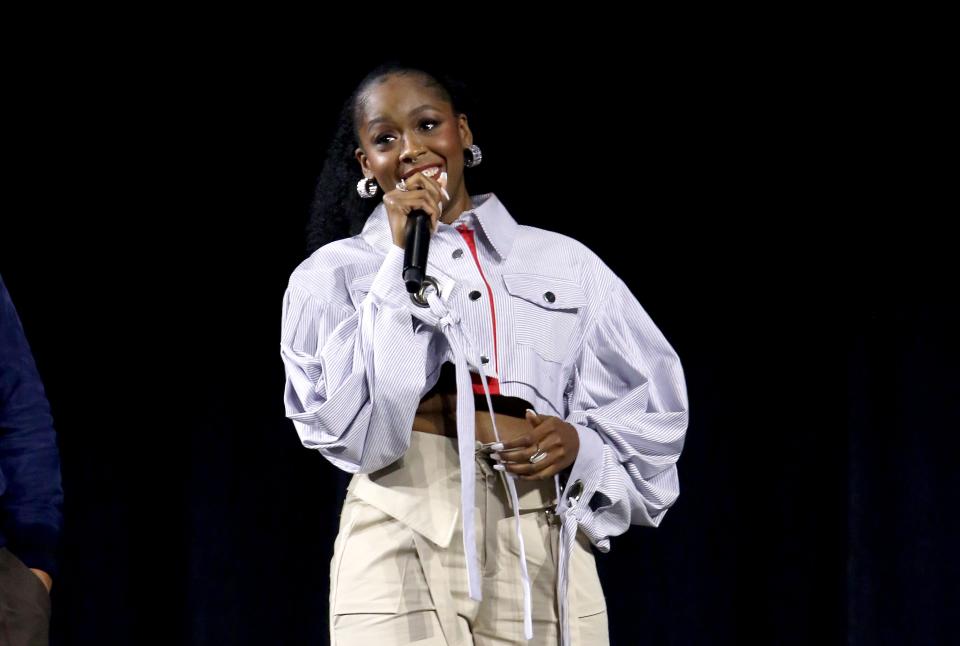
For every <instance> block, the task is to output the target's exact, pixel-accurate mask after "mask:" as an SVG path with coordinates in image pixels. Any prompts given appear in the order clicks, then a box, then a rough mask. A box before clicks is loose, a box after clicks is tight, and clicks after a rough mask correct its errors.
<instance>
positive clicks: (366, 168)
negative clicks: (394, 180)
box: [354, 148, 373, 179]
mask: <svg viewBox="0 0 960 646" xmlns="http://www.w3.org/2000/svg"><path fill="white" fill-rule="evenodd" d="M354 157H356V158H357V161H358V162H359V163H360V172H362V173H363V176H364V177H366V178H367V179H370V178H371V177H373V171H372V170H370V161H369V159H368V158H367V154H366V153H365V152H363V148H357V150H356V151H354Z"/></svg>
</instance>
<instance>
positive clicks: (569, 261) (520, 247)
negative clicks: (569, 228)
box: [514, 224, 622, 301]
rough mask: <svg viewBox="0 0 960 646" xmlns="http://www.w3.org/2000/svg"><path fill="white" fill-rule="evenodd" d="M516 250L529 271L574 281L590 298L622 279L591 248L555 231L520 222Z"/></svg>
mask: <svg viewBox="0 0 960 646" xmlns="http://www.w3.org/2000/svg"><path fill="white" fill-rule="evenodd" d="M514 244H515V251H516V252H517V253H516V256H517V257H518V258H521V259H523V264H525V265H528V266H529V268H530V271H531V272H532V273H542V274H547V275H554V276H558V277H562V278H566V279H568V280H573V281H575V282H576V283H577V284H578V285H579V286H580V288H581V289H582V290H583V291H584V294H585V296H586V297H587V299H588V300H589V301H593V300H602V298H599V297H600V296H601V295H602V294H605V293H607V292H609V291H610V290H613V289H616V288H617V283H618V282H622V281H620V278H619V277H618V276H617V275H616V274H615V273H614V272H613V270H612V269H610V267H609V266H608V265H607V263H605V262H604V261H603V259H602V258H600V256H599V255H597V254H596V253H595V252H594V251H593V250H592V249H591V248H590V247H588V246H587V245H585V244H584V243H582V242H580V241H579V240H577V239H576V238H573V237H571V236H568V235H566V234H563V233H559V232H557V231H550V230H548V229H541V228H540V227H533V226H528V225H524V224H521V225H519V226H518V227H517V239H516V241H515V243H514Z"/></svg>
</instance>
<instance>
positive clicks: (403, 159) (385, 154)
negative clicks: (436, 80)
mask: <svg viewBox="0 0 960 646" xmlns="http://www.w3.org/2000/svg"><path fill="white" fill-rule="evenodd" d="M363 98H365V102H364V104H363V107H362V114H361V116H360V118H359V119H358V124H357V128H358V130H357V137H358V138H359V141H360V147H359V148H357V150H356V158H357V161H359V162H360V167H361V169H362V172H363V174H364V177H367V178H370V177H375V178H376V180H377V183H378V184H380V188H382V189H383V191H384V192H388V191H392V190H394V189H395V188H396V185H397V183H398V182H399V181H400V180H401V179H402V178H405V177H407V176H409V175H411V174H412V172H411V171H417V170H420V169H423V168H424V167H428V166H431V165H437V166H439V167H440V170H439V171H438V172H437V175H436V178H439V176H440V175H439V173H440V172H442V171H446V172H447V189H448V191H449V193H450V195H451V197H452V198H453V201H457V199H458V196H463V195H466V187H465V186H464V185H463V150H464V148H468V147H469V146H470V145H471V144H472V143H473V134H472V133H471V132H470V128H469V126H468V125H467V117H466V115H462V114H461V115H456V114H454V112H453V108H452V106H451V105H450V104H449V103H448V102H446V101H444V100H443V98H441V96H440V94H439V93H438V92H437V91H436V90H435V89H433V88H431V87H429V86H427V85H426V84H425V80H424V78H423V77H422V76H420V75H417V74H394V75H390V76H387V77H386V78H385V79H383V80H382V82H380V83H378V84H375V85H373V86H371V87H370V88H369V89H368V90H367V93H366V94H365V95H364V97H363Z"/></svg>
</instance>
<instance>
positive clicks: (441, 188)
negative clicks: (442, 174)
mask: <svg viewBox="0 0 960 646" xmlns="http://www.w3.org/2000/svg"><path fill="white" fill-rule="evenodd" d="M440 192H441V193H443V196H444V197H445V198H447V201H448V202H449V201H450V194H449V193H447V189H445V188H443V187H440Z"/></svg>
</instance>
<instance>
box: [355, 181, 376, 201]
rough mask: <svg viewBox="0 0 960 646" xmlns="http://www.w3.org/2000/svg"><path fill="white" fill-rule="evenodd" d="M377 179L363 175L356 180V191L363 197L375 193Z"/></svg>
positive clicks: (371, 195)
mask: <svg viewBox="0 0 960 646" xmlns="http://www.w3.org/2000/svg"><path fill="white" fill-rule="evenodd" d="M378 188H379V187H378V186H377V180H376V179H375V178H373V177H369V178H368V177H364V178H363V179H361V180H360V181H359V182H357V193H358V194H359V195H360V197H362V198H363V199H365V200H366V199H369V198H371V197H373V196H375V195H376V194H377V189H378Z"/></svg>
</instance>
